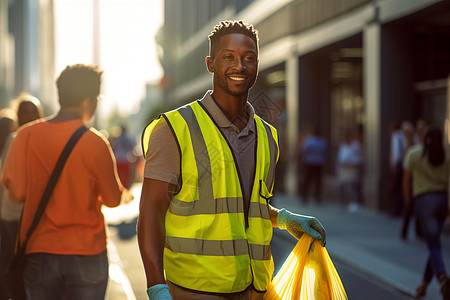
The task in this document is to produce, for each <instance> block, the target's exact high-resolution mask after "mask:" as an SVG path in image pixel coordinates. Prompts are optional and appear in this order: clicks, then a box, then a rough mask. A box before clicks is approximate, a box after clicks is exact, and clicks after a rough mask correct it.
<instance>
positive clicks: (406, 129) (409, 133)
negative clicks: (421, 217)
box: [401, 121, 423, 240]
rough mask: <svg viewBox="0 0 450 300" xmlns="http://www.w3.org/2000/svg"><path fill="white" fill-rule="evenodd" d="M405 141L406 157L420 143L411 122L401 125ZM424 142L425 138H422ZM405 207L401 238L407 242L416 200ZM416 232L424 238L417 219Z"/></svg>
mask: <svg viewBox="0 0 450 300" xmlns="http://www.w3.org/2000/svg"><path fill="white" fill-rule="evenodd" d="M401 129H402V133H403V137H404V141H405V155H406V153H407V152H408V151H409V149H411V147H413V146H414V145H416V144H418V143H420V140H421V139H420V138H419V136H418V134H417V132H416V130H414V126H413V124H412V123H411V122H409V121H403V122H402V125H401ZM422 140H423V137H422ZM404 206H405V207H406V209H405V213H404V217H403V226H402V231H401V238H402V239H403V240H406V239H407V238H408V231H409V224H410V222H411V219H412V218H413V217H414V199H412V200H411V201H410V202H409V203H407V204H406V203H405V204H404ZM415 232H416V235H417V236H418V237H422V234H421V232H420V225H419V222H418V220H417V218H415Z"/></svg>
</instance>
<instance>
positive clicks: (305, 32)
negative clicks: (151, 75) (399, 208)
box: [159, 0, 450, 210]
mask: <svg viewBox="0 0 450 300" xmlns="http://www.w3.org/2000/svg"><path fill="white" fill-rule="evenodd" d="M224 19H242V20H244V21H245V22H247V23H251V24H253V25H254V26H255V27H256V28H257V29H258V31H259V33H260V74H259V77H258V80H257V83H256V84H255V86H254V88H253V89H252V91H251V95H250V99H249V100H250V102H252V103H253V105H254V106H255V109H256V110H257V112H258V113H259V114H261V115H262V116H263V117H265V118H266V119H267V120H268V121H269V122H271V123H273V124H274V125H275V126H276V127H277V128H278V130H279V132H280V136H281V143H282V147H283V148H282V150H283V153H282V155H283V157H284V159H282V160H281V164H280V166H281V168H280V169H281V170H280V175H279V179H278V180H279V182H281V183H282V186H281V187H279V188H280V189H285V191H286V192H287V193H290V194H293V193H295V192H296V185H297V184H296V176H297V171H296V168H295V163H293V162H295V151H296V147H297V143H298V139H299V136H301V134H302V133H303V131H304V130H305V128H307V127H308V126H309V125H310V124H313V125H315V124H317V125H319V126H320V127H321V129H322V132H323V133H324V135H325V137H326V138H327V139H328V140H329V141H330V145H331V150H332V151H331V153H330V155H329V163H328V168H327V169H328V171H327V174H328V177H329V178H330V179H332V178H333V174H334V157H335V154H336V149H337V145H338V142H339V139H340V136H341V134H342V132H343V131H344V130H347V129H352V130H353V131H354V132H357V133H360V136H361V138H362V137H363V146H364V156H365V159H364V176H363V178H364V188H363V194H364V202H365V205H366V206H368V207H372V208H375V209H381V210H389V209H390V205H391V204H390V200H389V188H388V187H389V164H388V161H389V144H390V143H389V140H390V126H391V125H392V124H394V123H396V122H400V121H402V120H410V121H412V122H415V121H417V120H418V119H424V120H426V121H427V122H429V123H433V124H437V125H439V126H442V127H444V123H445V120H446V118H447V113H446V112H447V94H448V79H447V78H448V76H449V72H450V42H449V41H450V1H444V0H373V1H371V0H278V1H273V0H255V1H251V0H247V1H238V0H236V1H232V0H228V1H227V0H212V1H209V0H189V1H185V0H166V1H165V16H164V20H165V24H164V26H163V28H162V31H161V33H160V35H159V40H160V43H161V45H162V48H163V52H162V55H161V63H162V66H163V68H164V71H165V86H166V88H165V93H164V101H165V102H166V103H167V104H168V106H171V107H175V106H177V105H179V104H182V103H187V102H190V101H193V100H195V99H197V98H199V97H201V96H202V95H203V94H204V92H205V90H207V89H210V88H211V86H212V84H211V83H212V80H211V75H210V74H209V73H208V72H207V70H206V67H205V65H204V59H205V57H206V56H207V55H208V40H207V36H208V34H209V33H210V31H211V29H212V28H213V26H214V25H215V24H217V23H218V22H219V21H221V20H224ZM288 162H290V163H288ZM283 175H284V176H283ZM283 177H284V178H286V180H283ZM280 178H281V180H280Z"/></svg>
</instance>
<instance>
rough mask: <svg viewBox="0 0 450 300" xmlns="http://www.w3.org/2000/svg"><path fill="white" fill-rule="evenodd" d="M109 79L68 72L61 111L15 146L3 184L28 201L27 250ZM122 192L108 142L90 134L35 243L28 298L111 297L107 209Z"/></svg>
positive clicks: (86, 71) (93, 72) (26, 130)
mask: <svg viewBox="0 0 450 300" xmlns="http://www.w3.org/2000/svg"><path fill="white" fill-rule="evenodd" d="M101 74H102V72H101V71H100V70H98V69H97V67H94V66H86V65H73V66H68V67H66V69H65V70H63V72H62V73H61V74H60V76H59V78H58V79H57V82H56V83H57V87H58V97H59V104H60V107H61V108H60V110H59V112H58V113H57V114H56V115H54V116H52V117H50V118H49V119H47V120H42V119H41V120H39V121H37V122H35V123H33V124H31V125H25V126H23V127H21V128H20V129H19V130H18V132H17V136H16V138H15V139H14V140H13V142H12V144H11V148H10V150H9V152H8V156H7V158H6V161H5V166H4V170H3V174H2V183H3V185H4V186H5V188H6V189H7V191H8V194H9V196H10V197H9V198H10V199H11V200H12V201H15V202H17V203H24V211H23V218H22V224H21V228H20V243H21V244H23V242H24V240H25V235H26V233H27V231H28V228H29V227H30V224H31V221H32V219H33V217H34V214H35V212H36V209H37V206H38V203H39V202H40V199H41V196H42V194H43V191H44V189H45V187H46V185H47V182H48V180H49V178H50V174H51V172H52V170H53V168H54V166H55V164H56V161H57V160H58V158H59V155H60V153H61V152H62V149H63V148H64V146H65V145H66V143H67V141H68V140H69V138H70V137H71V136H72V134H73V133H74V132H75V131H76V130H77V129H78V128H79V127H81V126H83V125H84V122H86V121H88V120H89V119H90V118H91V117H92V116H93V114H94V112H95V109H96V107H97V98H98V95H99V93H100V85H101ZM122 191H123V187H122V185H121V183H120V180H119V179H118V175H117V170H116V165H115V159H114V156H113V153H112V150H111V147H110V145H109V143H108V141H107V140H106V138H105V137H103V136H102V135H101V134H100V133H99V132H98V131H96V130H95V129H90V130H88V131H87V132H86V133H85V134H84V135H83V136H82V137H81V138H80V140H79V141H78V143H77V144H76V145H75V148H74V149H73V151H72V153H71V154H70V156H69V158H68V160H67V162H66V164H65V166H64V169H63V171H62V173H61V176H60V178H59V181H58V182H57V184H56V187H55V189H54V191H53V194H52V196H51V198H50V200H49V203H48V205H47V207H46V208H45V211H44V214H43V215H42V217H41V219H40V221H39V224H38V226H37V228H36V230H35V231H34V233H33V234H32V236H31V237H30V239H29V240H28V244H27V247H26V250H25V252H26V254H27V261H26V263H25V270H24V282H25V290H26V293H27V298H28V299H33V300H34V299H37V300H41V299H42V300H43V299H45V300H49V299H50V300H51V299H55V300H56V299H84V300H89V299H103V298H104V296H105V292H106V285H107V281H108V258H107V253H106V232H105V225H104V224H105V223H104V218H103V214H102V212H101V206H102V205H103V204H105V205H106V206H109V207H114V206H117V205H119V203H120V199H121V194H122Z"/></svg>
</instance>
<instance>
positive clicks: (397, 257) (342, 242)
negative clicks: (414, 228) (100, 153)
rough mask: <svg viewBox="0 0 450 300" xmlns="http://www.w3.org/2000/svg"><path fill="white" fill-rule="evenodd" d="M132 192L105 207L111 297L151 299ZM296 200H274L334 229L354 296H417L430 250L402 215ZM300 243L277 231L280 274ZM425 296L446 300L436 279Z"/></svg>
mask: <svg viewBox="0 0 450 300" xmlns="http://www.w3.org/2000/svg"><path fill="white" fill-rule="evenodd" d="M132 192H133V194H134V195H135V200H133V201H132V202H131V203H129V204H126V205H124V206H122V207H119V208H113V209H105V210H104V213H105V217H106V219H107V222H108V224H109V231H110V247H109V249H110V261H111V266H110V271H113V272H111V273H112V274H110V284H109V288H108V296H107V299H108V300H116V299H117V300H119V299H129V300H133V299H138V300H140V299H147V295H146V293H145V287H146V282H145V274H144V269H143V266H142V262H141V258H140V254H139V248H138V243H137V237H136V221H137V215H138V202H139V192H140V187H135V188H134V190H133V191H132ZM294 200H297V199H291V198H288V197H278V198H277V199H274V204H275V205H276V206H277V207H287V208H288V209H291V210H292V211H295V212H301V213H304V214H308V215H315V216H317V217H318V218H319V219H320V220H321V222H322V223H323V224H324V226H325V228H326V229H327V233H328V242H327V250H328V252H329V254H330V257H331V259H332V261H333V263H334V265H335V267H336V269H337V271H338V273H339V275H340V277H341V280H342V282H343V285H344V287H345V290H346V292H347V295H348V297H349V299H365V300H366V299H367V300H372V299H373V300H375V299H377V300H378V299H389V300H391V299H392V300H407V299H413V297H412V294H413V293H414V289H415V287H416V286H417V285H418V284H419V283H420V279H421V275H422V268H423V263H424V261H425V258H426V254H427V251H426V247H425V245H424V243H423V242H421V241H419V240H416V239H415V238H410V240H409V241H407V242H402V241H401V240H400V239H399V238H398V232H397V231H398V228H400V225H401V220H400V219H393V218H390V217H388V216H386V215H383V214H381V213H377V212H373V211H368V210H363V209H362V210H361V211H360V212H358V213H356V214H347V213H343V212H342V211H341V210H340V209H339V207H338V206H335V205H334V204H332V203H330V204H326V205H323V206H320V207H319V206H314V205H309V206H307V207H301V206H300V205H299V204H298V203H299V202H298V201H294ZM355 224H357V226H355ZM358 226H359V227H358ZM295 243H296V240H295V239H294V238H293V237H291V236H290V234H289V233H288V232H287V231H282V230H278V229H275V230H274V238H273V242H272V253H273V257H274V262H275V272H277V271H278V269H279V267H280V266H281V264H282V263H283V261H284V260H285V259H286V257H287V256H288V255H289V253H290V252H291V251H292V249H293V247H294V245H295ZM443 247H444V249H449V247H450V240H449V238H448V236H444V238H443ZM444 252H445V251H444ZM447 252H448V251H446V252H445V253H444V256H445V257H444V259H445V260H446V262H448V261H450V260H449V256H448V255H446V254H447ZM425 299H428V300H438V299H441V297H440V295H439V289H438V286H437V284H436V282H435V281H434V282H433V283H432V284H431V285H430V288H429V291H428V295H427V297H426V298H425Z"/></svg>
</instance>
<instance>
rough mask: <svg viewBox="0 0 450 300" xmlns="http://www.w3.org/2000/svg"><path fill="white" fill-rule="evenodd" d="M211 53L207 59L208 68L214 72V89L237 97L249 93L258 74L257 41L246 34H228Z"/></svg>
mask: <svg viewBox="0 0 450 300" xmlns="http://www.w3.org/2000/svg"><path fill="white" fill-rule="evenodd" d="M211 55H212V57H208V58H207V60H206V61H207V66H208V70H209V71H210V72H214V91H215V92H225V93H226V94H229V95H231V96H236V97H241V96H246V95H248V91H249V89H250V88H251V87H252V86H253V84H254V83H255V81H256V76H257V74H258V52H257V48H256V44H255V42H254V41H253V40H252V39H251V38H250V37H249V36H247V35H245V34H241V33H231V34H227V35H225V36H223V37H222V38H221V39H220V40H219V43H218V45H217V47H216V51H215V53H211Z"/></svg>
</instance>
